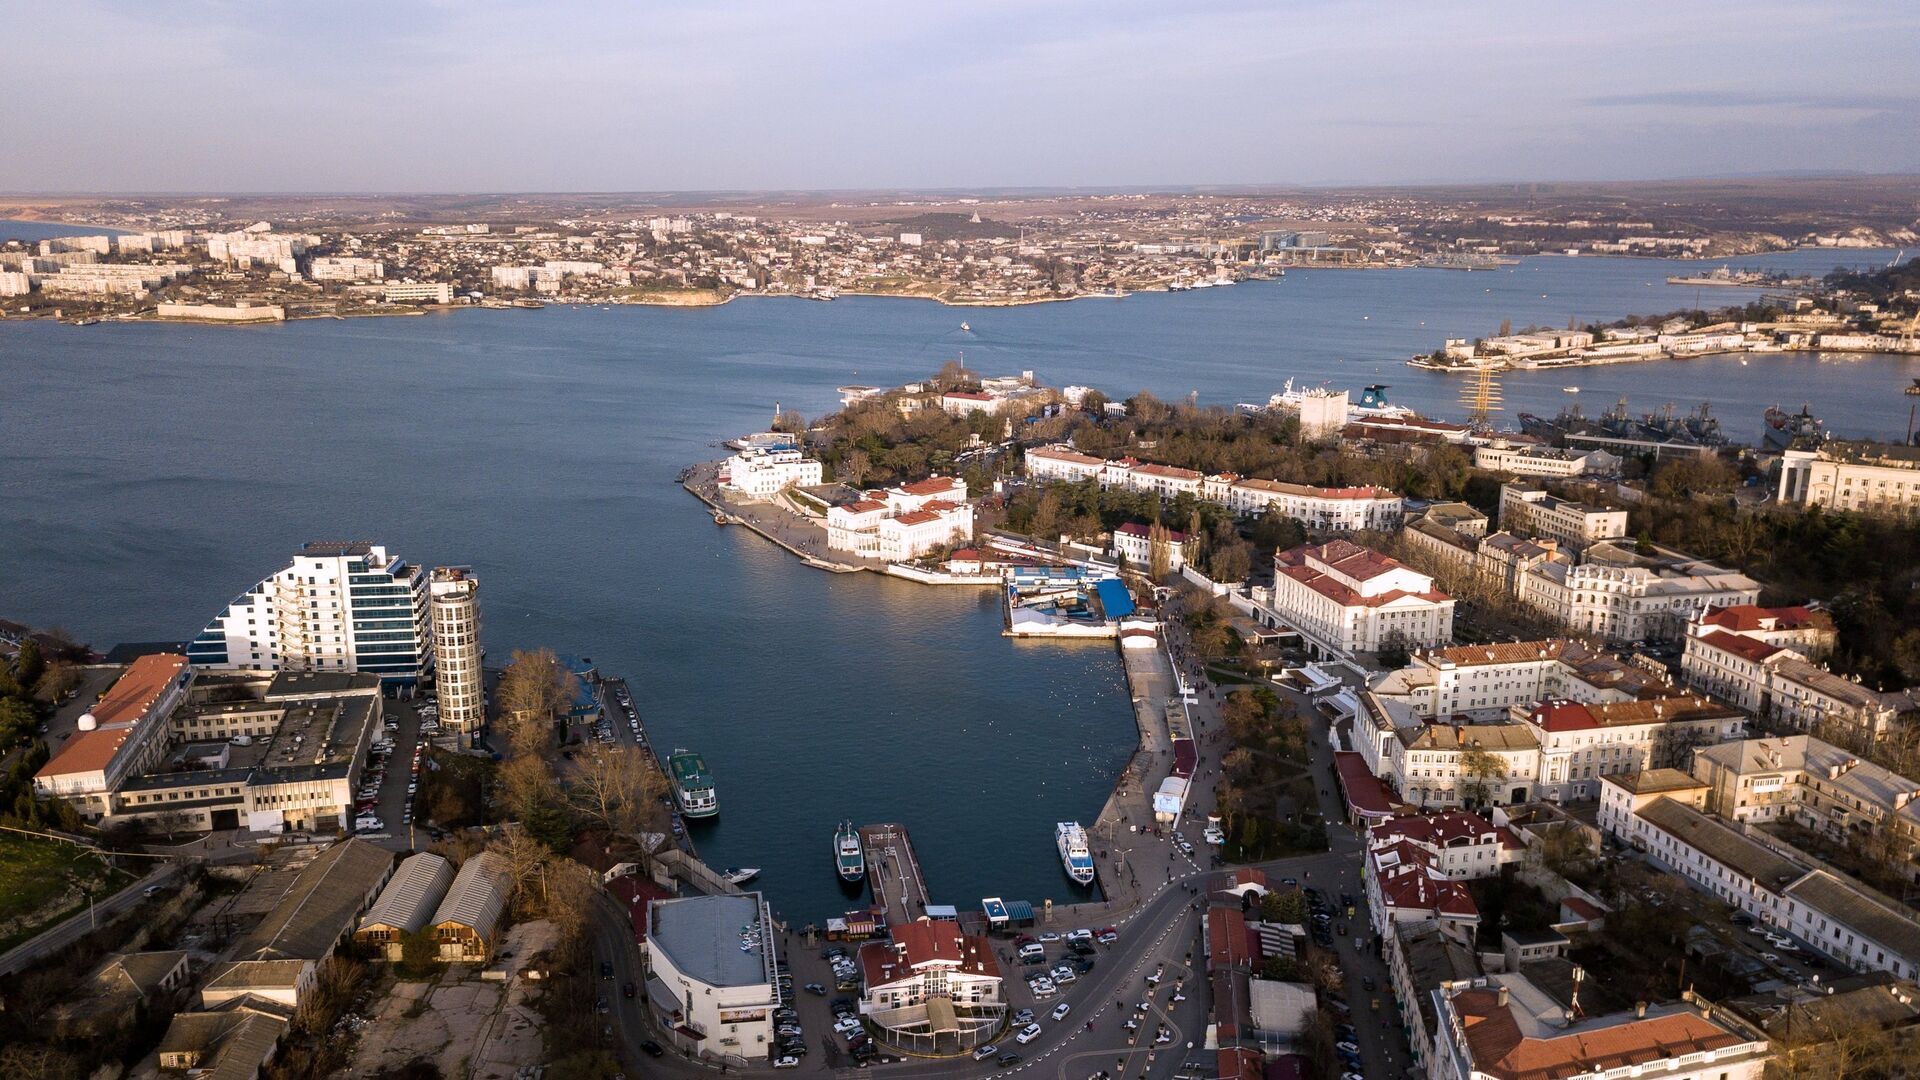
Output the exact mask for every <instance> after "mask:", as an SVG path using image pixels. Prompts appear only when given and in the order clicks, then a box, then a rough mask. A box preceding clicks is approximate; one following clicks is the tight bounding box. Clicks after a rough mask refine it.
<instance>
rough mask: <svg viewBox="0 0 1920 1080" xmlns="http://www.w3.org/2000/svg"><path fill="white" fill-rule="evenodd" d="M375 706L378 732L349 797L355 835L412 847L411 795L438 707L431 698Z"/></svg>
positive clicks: (415, 791)
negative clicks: (379, 837)
mask: <svg viewBox="0 0 1920 1080" xmlns="http://www.w3.org/2000/svg"><path fill="white" fill-rule="evenodd" d="M380 705H381V713H382V719H381V731H380V733H379V734H377V735H375V736H374V740H373V746H372V747H371V748H370V749H369V750H368V752H367V767H366V769H365V770H364V771H363V772H362V773H361V780H360V788H359V790H358V791H356V792H355V793H354V831H355V832H357V833H370V834H374V835H376V836H377V835H386V836H391V837H393V838H395V839H396V840H398V841H401V842H403V843H405V844H406V846H408V847H414V846H417V845H415V843H414V837H413V821H414V810H415V807H414V796H415V794H416V793H417V792H418V790H419V770H420V768H421V764H420V762H421V757H422V751H423V743H424V740H425V738H427V737H430V736H431V735H433V734H434V733H435V732H436V731H437V729H438V725H439V716H438V708H437V706H435V705H434V703H433V699H432V698H431V697H423V698H420V699H417V700H414V701H395V700H392V699H387V700H383V701H382V702H381V703H380Z"/></svg>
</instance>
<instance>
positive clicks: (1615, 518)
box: [1500, 484, 1627, 552]
mask: <svg viewBox="0 0 1920 1080" xmlns="http://www.w3.org/2000/svg"><path fill="white" fill-rule="evenodd" d="M1500 528H1501V529H1503V530H1505V531H1507V532H1510V533H1513V534H1515V535H1518V536H1536V537H1539V536H1544V537H1546V538H1548V539H1550V540H1553V541H1555V542H1557V543H1558V544H1559V546H1560V548H1561V549H1562V550H1565V551H1572V552H1581V551H1585V550H1586V549H1587V548H1588V547H1589V546H1590V545H1592V544H1593V543H1594V542H1596V541H1599V540H1613V539H1618V538H1619V537H1622V536H1625V535H1627V512H1626V511H1625V510H1611V509H1607V508H1606V507H1600V506H1589V505H1587V504H1585V503H1577V502H1570V501H1568V500H1566V499H1561V498H1556V497H1555V496H1552V495H1549V494H1547V493H1546V492H1545V491H1542V490H1540V489H1538V488H1533V487H1528V486H1526V485H1524V484H1502V485H1500Z"/></svg>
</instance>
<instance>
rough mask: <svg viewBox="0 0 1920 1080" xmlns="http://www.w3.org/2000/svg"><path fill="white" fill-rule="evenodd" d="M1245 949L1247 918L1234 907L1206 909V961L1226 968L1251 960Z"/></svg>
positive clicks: (1216, 966)
mask: <svg viewBox="0 0 1920 1080" xmlns="http://www.w3.org/2000/svg"><path fill="white" fill-rule="evenodd" d="M1251 959H1252V954H1251V953H1250V952H1249V951H1248V950H1247V920H1246V916H1244V915H1242V914H1240V909H1239V908H1236V907H1226V906H1221V907H1210V908H1208V909H1207V963H1208V965H1209V966H1211V967H1215V968H1226V967H1234V966H1237V965H1240V964H1245V963H1248V962H1249V961H1251Z"/></svg>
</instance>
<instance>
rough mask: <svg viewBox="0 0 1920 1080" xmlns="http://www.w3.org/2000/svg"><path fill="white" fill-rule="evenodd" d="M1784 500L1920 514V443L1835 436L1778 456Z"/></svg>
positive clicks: (1787, 501) (1861, 509)
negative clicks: (1816, 445) (1822, 443)
mask: <svg viewBox="0 0 1920 1080" xmlns="http://www.w3.org/2000/svg"><path fill="white" fill-rule="evenodd" d="M1777 494H1778V496H1779V499H1780V501H1781V502H1783V503H1795V504H1798V505H1800V506H1820V507H1825V508H1826V509H1829V510H1855V511H1859V512H1862V513H1879V514H1894V515H1898V516H1902V517H1905V516H1908V515H1911V514H1914V513H1920V447H1912V446H1899V445H1895V444H1891V443H1864V442H1841V441H1835V442H1830V443H1828V444H1826V445H1825V446H1822V447H1820V448H1819V449H1818V450H1788V451H1786V452H1785V453H1783V454H1782V455H1781V456H1780V488H1779V491H1778V493H1777Z"/></svg>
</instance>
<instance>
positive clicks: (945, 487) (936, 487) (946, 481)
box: [900, 476, 959, 495]
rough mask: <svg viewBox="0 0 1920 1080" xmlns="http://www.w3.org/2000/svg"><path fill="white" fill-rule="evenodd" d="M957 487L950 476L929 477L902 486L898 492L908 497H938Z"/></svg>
mask: <svg viewBox="0 0 1920 1080" xmlns="http://www.w3.org/2000/svg"><path fill="white" fill-rule="evenodd" d="M958 486H959V484H958V483H956V482H955V480H954V479H953V477H951V476H930V477H928V478H927V479H925V480H916V481H914V482H913V483H911V484H902V485H900V490H901V491H904V492H906V493H907V494H909V495H938V494H940V493H941V492H943V491H952V490H953V489H954V488H956V487H958Z"/></svg>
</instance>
